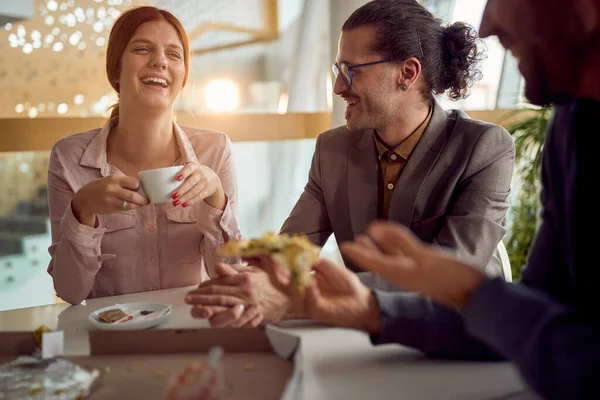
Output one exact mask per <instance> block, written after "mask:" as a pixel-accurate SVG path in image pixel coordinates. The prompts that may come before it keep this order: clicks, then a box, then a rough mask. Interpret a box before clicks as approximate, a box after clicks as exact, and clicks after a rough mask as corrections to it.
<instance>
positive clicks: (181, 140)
mask: <svg viewBox="0 0 600 400" xmlns="http://www.w3.org/2000/svg"><path fill="white" fill-rule="evenodd" d="M118 118H119V117H113V118H111V119H109V120H108V121H107V122H106V124H105V125H104V127H102V129H100V132H98V134H97V135H96V136H95V137H94V138H93V139H92V141H91V142H90V143H89V144H88V146H87V148H86V149H85V151H84V153H83V155H82V156H81V160H80V162H79V164H80V165H82V166H84V167H92V168H97V169H99V170H100V174H101V175H102V176H108V175H110V172H111V167H110V165H109V164H108V162H107V156H106V142H107V139H108V134H109V133H110V130H111V129H112V127H113V126H114V125H115V124H116V123H117V121H118ZM173 127H174V133H175V138H176V139H177V145H178V146H179V152H180V153H181V158H180V159H179V160H180V161H181V164H182V165H185V164H186V163H194V164H198V165H200V161H198V157H197V156H196V152H195V151H194V147H193V146H192V144H191V142H190V140H189V138H188V137H187V135H186V134H185V132H184V131H183V129H181V127H180V126H179V125H178V124H177V123H176V122H174V121H173Z"/></svg>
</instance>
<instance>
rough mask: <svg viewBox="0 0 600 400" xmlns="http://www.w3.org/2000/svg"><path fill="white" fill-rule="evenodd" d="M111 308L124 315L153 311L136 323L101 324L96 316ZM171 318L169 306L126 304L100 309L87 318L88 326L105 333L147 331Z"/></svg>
mask: <svg viewBox="0 0 600 400" xmlns="http://www.w3.org/2000/svg"><path fill="white" fill-rule="evenodd" d="M112 308H120V309H122V310H123V311H124V312H125V313H127V314H129V313H131V312H133V311H137V310H147V311H153V313H152V314H149V315H147V316H146V317H145V318H144V319H143V320H140V321H136V320H131V321H125V322H119V323H112V324H109V323H106V322H101V321H100V319H99V318H98V314H99V313H101V312H103V311H107V310H110V309H112ZM170 316H171V305H170V304H165V303H126V304H114V305H112V306H109V307H104V308H100V309H98V310H96V311H94V312H93V313H91V314H90V316H89V317H88V321H89V322H90V325H92V326H93V327H94V328H96V329H100V330H106V331H127V330H132V329H148V328H152V327H153V326H156V325H158V324H162V323H163V322H165V321H166V320H167V319H169V317H170Z"/></svg>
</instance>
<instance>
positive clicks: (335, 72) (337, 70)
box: [331, 58, 397, 87]
mask: <svg viewBox="0 0 600 400" xmlns="http://www.w3.org/2000/svg"><path fill="white" fill-rule="evenodd" d="M393 61H397V60H394V59H389V58H387V59H385V60H379V61H371V62H368V63H362V64H354V65H350V64H348V63H347V62H344V61H342V62H341V63H339V64H338V63H337V62H334V63H333V65H332V66H331V70H332V72H333V78H334V79H333V81H334V82H335V80H336V79H337V77H338V75H340V74H341V75H342V80H343V81H344V83H345V84H346V86H348V87H352V70H353V69H356V68H360V67H367V66H369V65H375V64H383V63H388V62H393ZM340 64H344V65H346V67H347V70H348V76H349V77H350V82H348V81H346V78H345V77H344V74H343V73H342V70H341V68H340Z"/></svg>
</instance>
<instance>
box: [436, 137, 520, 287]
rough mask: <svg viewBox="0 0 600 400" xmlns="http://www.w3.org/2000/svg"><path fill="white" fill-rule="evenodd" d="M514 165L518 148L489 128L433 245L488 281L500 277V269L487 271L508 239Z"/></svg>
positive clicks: (470, 160)
mask: <svg viewBox="0 0 600 400" xmlns="http://www.w3.org/2000/svg"><path fill="white" fill-rule="evenodd" d="M514 165H515V147H514V142H513V140H512V137H511V136H510V134H509V133H508V132H507V131H506V130H505V129H504V128H502V127H499V126H490V127H488V128H487V129H485V130H484V131H483V132H482V133H481V134H480V136H479V139H478V141H477V143H476V144H475V146H474V148H473V149H472V152H471V154H470V155H469V162H468V164H467V167H466V169H465V171H464V173H463V176H462V178H461V180H460V181H459V182H458V184H457V186H456V189H455V192H454V199H453V201H452V206H451V208H450V209H449V210H447V213H446V215H445V218H444V223H443V225H442V226H441V227H440V229H439V230H438V233H437V235H436V237H435V238H434V240H433V242H434V243H436V244H438V245H439V246H441V247H445V248H448V249H451V251H452V252H453V253H454V254H455V255H456V256H458V257H459V258H460V259H461V260H463V261H464V262H466V263H467V264H470V265H474V266H477V267H478V268H481V269H482V270H483V271H484V272H486V273H487V274H488V275H492V276H498V275H501V270H500V266H499V265H497V266H495V267H494V268H493V269H491V270H490V268H486V266H487V265H488V263H490V260H491V259H492V255H493V254H494V252H495V250H496V247H497V246H498V243H499V242H500V240H502V237H503V236H504V234H505V233H506V227H505V218H506V213H507V211H508V196H509V194H510V185H511V180H512V174H513V169H514Z"/></svg>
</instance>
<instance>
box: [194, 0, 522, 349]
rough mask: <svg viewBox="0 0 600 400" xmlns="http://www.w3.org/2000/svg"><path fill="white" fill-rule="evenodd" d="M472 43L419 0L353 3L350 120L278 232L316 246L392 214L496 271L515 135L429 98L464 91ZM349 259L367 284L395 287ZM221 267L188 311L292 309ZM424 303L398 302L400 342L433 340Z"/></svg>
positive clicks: (260, 281)
mask: <svg viewBox="0 0 600 400" xmlns="http://www.w3.org/2000/svg"><path fill="white" fill-rule="evenodd" d="M478 42H479V39H478V37H477V33H476V32H475V31H474V30H473V29H472V27H470V26H468V25H466V24H463V23H460V22H457V23H454V24H452V25H449V26H443V25H442V24H441V21H440V20H439V19H437V18H435V17H434V16H433V15H432V14H431V13H430V12H429V11H427V10H426V9H425V8H424V7H423V6H421V5H420V4H419V3H418V2H417V1H413V0H396V1H392V0H375V1H372V2H370V3H367V4H366V5H364V6H362V7H360V8H359V9H357V10H356V11H355V12H354V13H353V14H352V15H351V16H350V17H349V18H348V19H347V20H346V22H345V23H344V25H343V27H342V32H341V36H340V40H339V47H338V54H337V57H336V62H335V63H334V65H333V74H334V78H335V84H334V87H333V90H334V93H335V94H336V95H338V96H340V97H341V98H342V99H344V101H346V103H347V106H346V110H345V118H346V126H342V127H338V128H335V129H332V130H330V131H327V132H324V133H323V134H321V135H320V136H319V137H318V138H317V143H316V148H315V153H314V156H313V161H312V166H311V169H310V172H309V179H308V183H307V184H306V187H305V190H304V192H303V193H302V195H301V197H300V199H299V200H298V202H297V204H296V205H295V207H294V209H293V210H292V212H291V214H290V216H289V217H288V219H287V220H286V221H285V223H284V224H283V227H282V228H281V231H282V232H285V233H305V234H307V235H308V237H309V238H310V239H311V240H312V241H313V242H314V243H316V244H318V245H323V244H325V242H326V241H327V239H328V238H329V237H330V235H331V234H334V235H335V238H336V240H337V241H338V243H340V242H343V241H348V240H353V239H354V238H355V236H357V235H360V234H363V233H364V232H365V230H366V228H367V226H368V224H369V223H370V222H372V221H375V220H378V219H383V220H389V221H395V222H399V223H402V224H405V225H407V226H410V228H411V230H412V231H413V232H414V233H415V234H416V235H417V236H418V237H419V238H421V240H423V241H425V242H427V243H434V244H436V245H438V246H440V247H444V248H448V249H451V250H452V251H453V252H454V254H456V255H457V256H458V257H460V258H461V259H463V260H465V262H469V263H471V264H474V265H481V266H482V271H484V272H485V273H486V274H487V275H489V276H502V267H501V262H500V257H499V254H498V251H497V245H498V243H499V242H500V240H501V239H502V237H503V235H504V233H505V232H506V228H505V217H506V212H507V209H508V196H509V193H510V183H511V178H512V171H513V166H514V156H515V152H514V145H513V141H512V138H511V136H510V135H509V134H508V132H506V130H504V129H503V128H501V127H499V126H497V125H493V124H490V123H486V122H482V121H476V120H473V119H470V118H469V117H468V116H467V114H465V113H464V112H462V111H457V110H450V111H445V110H444V109H442V107H441V106H440V105H439V104H438V103H437V102H436V100H435V97H434V96H435V95H436V94H443V93H446V94H447V95H448V96H449V97H450V98H451V99H453V100H458V99H461V98H464V97H466V96H467V95H468V89H469V87H470V86H471V85H472V83H473V82H474V81H475V80H477V79H478V78H479V76H480V72H479V70H478V69H477V68H478V62H479V60H480V58H481V57H482V53H481V49H480V48H479V47H478ZM344 262H345V265H346V267H347V268H349V269H350V270H352V271H354V272H357V273H359V276H361V279H363V280H364V282H365V283H367V284H369V285H370V286H372V287H378V288H382V289H384V290H398V288H397V287H396V286H395V285H392V284H390V283H388V282H386V281H384V280H383V279H380V278H379V277H377V276H375V275H371V274H368V273H365V272H362V271H363V270H362V269H361V268H359V267H358V266H356V265H355V264H354V263H353V262H352V261H351V260H350V259H348V258H344ZM219 268H220V272H221V274H222V275H223V276H222V277H221V278H218V279H213V280H212V281H209V282H206V283H204V284H202V285H201V286H200V287H199V288H198V289H196V290H194V291H193V292H192V293H190V295H189V296H188V298H187V301H188V302H189V303H190V304H193V305H194V306H195V307H194V308H193V309H192V315H194V316H196V317H198V318H206V317H208V318H210V319H211V323H212V324H213V325H217V326H226V325H236V326H237V325H243V324H244V323H245V322H246V320H250V318H251V316H252V314H251V313H250V312H248V313H247V315H246V316H244V313H245V311H244V310H243V308H242V307H233V308H231V309H228V307H232V306H235V305H237V304H244V305H246V306H248V305H253V304H258V308H259V309H260V311H261V312H262V313H263V314H264V316H265V318H266V319H267V320H268V321H273V320H277V319H281V318H283V317H284V316H285V315H284V314H285V313H286V312H288V316H289V313H291V314H294V313H293V311H290V310H288V309H286V308H287V307H288V305H289V302H284V300H282V299H281V295H280V294H279V293H277V292H276V291H275V290H274V289H273V288H272V287H271V286H270V285H268V284H267V283H266V281H268V279H266V278H265V277H264V276H262V275H263V274H260V273H257V274H252V273H251V272H250V273H248V272H242V273H241V275H240V274H236V271H234V269H233V268H232V267H228V266H220V267H219ZM238 270H239V269H238ZM241 271H244V270H241ZM237 275H240V276H237ZM248 275H250V276H251V279H250V278H248ZM278 296H279V297H278ZM283 304H286V306H285V307H284V306H283ZM250 310H251V311H253V312H255V309H254V308H251V309H250ZM430 310H431V305H430V302H429V301H428V300H426V299H422V298H420V297H417V296H411V295H407V296H406V302H405V305H404V309H403V310H398V312H399V313H402V314H403V315H404V317H405V319H406V325H405V327H406V329H405V332H406V339H405V343H406V344H408V345H412V346H415V347H417V348H421V349H427V348H428V347H430V345H431V343H429V342H427V343H426V342H425V339H426V338H427V336H424V335H420V334H419V333H418V331H419V327H420V326H421V325H422V324H423V323H424V322H423V321H425V320H427V319H428V318H429V316H430ZM221 311H225V314H222V313H220V312H221ZM432 340H434V339H432ZM440 340H441V341H443V342H444V343H450V342H448V341H446V340H442V339H440ZM440 350H443V351H448V352H451V351H452V348H451V346H450V348H444V349H440Z"/></svg>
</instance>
